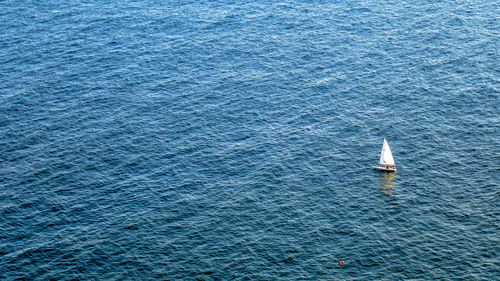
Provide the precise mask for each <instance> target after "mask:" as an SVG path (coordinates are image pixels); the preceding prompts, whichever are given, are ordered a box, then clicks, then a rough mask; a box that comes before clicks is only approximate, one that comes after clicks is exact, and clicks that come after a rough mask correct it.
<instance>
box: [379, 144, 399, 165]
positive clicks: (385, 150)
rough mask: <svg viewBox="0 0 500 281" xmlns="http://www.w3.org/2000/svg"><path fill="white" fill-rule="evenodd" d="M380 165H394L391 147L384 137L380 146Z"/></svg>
mask: <svg viewBox="0 0 500 281" xmlns="http://www.w3.org/2000/svg"><path fill="white" fill-rule="evenodd" d="M380 165H390V166H394V165H396V163H394V157H392V152H391V148H390V147H389V144H388V143H387V141H386V140H385V138H384V145H383V146H382V152H381V153H380Z"/></svg>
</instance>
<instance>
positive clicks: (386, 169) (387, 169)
mask: <svg viewBox="0 0 500 281" xmlns="http://www.w3.org/2000/svg"><path fill="white" fill-rule="evenodd" d="M373 169H374V170H379V171H383V172H396V171H397V170H398V169H396V168H390V167H389V168H387V167H381V166H373Z"/></svg>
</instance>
